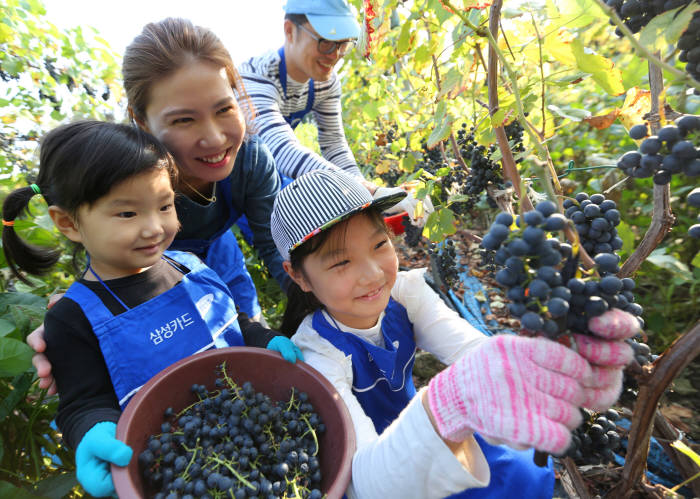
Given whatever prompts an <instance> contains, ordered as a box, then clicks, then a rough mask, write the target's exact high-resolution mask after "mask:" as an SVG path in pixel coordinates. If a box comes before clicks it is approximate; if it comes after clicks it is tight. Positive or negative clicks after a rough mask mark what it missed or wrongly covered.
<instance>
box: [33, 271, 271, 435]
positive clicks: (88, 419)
mask: <svg viewBox="0 0 700 499" xmlns="http://www.w3.org/2000/svg"><path fill="white" fill-rule="evenodd" d="M181 279H182V273H180V272H179V271H177V270H176V269H175V268H173V266H172V265H170V264H169V263H167V262H165V261H163V260H160V261H159V262H158V263H156V264H155V265H153V266H152V267H151V268H150V269H148V270H146V271H144V272H141V273H140V274H136V275H133V276H128V277H122V278H120V279H112V280H108V281H106V283H107V284H108V285H109V288H110V289H111V290H112V291H113V292H114V293H115V294H116V295H117V296H118V297H119V299H120V300H122V301H123V302H124V303H125V304H126V305H127V306H128V307H132V308H133V307H136V306H138V305H140V304H142V303H144V302H146V301H148V300H150V299H152V298H154V297H156V296H158V295H160V294H162V293H164V292H165V291H167V290H168V289H170V288H172V287H173V286H176V285H177V283H178V282H180V280H181ZM78 282H80V283H81V284H83V285H85V286H87V287H88V288H89V289H90V290H91V291H93V292H94V293H96V294H97V295H98V296H99V298H100V299H101V300H102V302H103V303H104V304H105V306H106V307H107V308H108V309H109V310H110V312H112V313H113V314H120V313H122V312H124V308H123V307H122V305H120V304H119V302H118V301H117V300H116V299H114V297H113V296H111V294H110V293H109V292H108V291H107V290H106V289H105V287H104V286H103V285H102V284H100V283H99V282H97V281H88V280H85V279H80V280H79V281H78ZM238 322H239V325H240V327H241V332H242V333H243V338H244V340H245V343H246V345H249V346H257V347H262V348H264V347H266V346H267V344H268V343H269V341H270V340H271V339H272V338H273V337H275V336H277V334H278V333H276V332H275V331H272V330H270V329H267V328H265V327H263V326H262V325H260V324H259V323H258V322H254V321H251V320H250V319H249V318H248V317H247V316H246V315H245V314H241V313H239V316H238ZM44 325H45V329H46V335H45V340H46V344H47V349H46V356H47V357H48V359H49V361H50V362H51V370H52V373H53V375H54V377H55V378H56V379H57V380H60V383H59V384H58V390H59V395H60V398H59V406H58V413H57V415H56V423H57V425H58V427H59V428H61V431H62V432H63V438H64V440H65V441H66V443H67V444H68V445H69V446H71V447H73V448H75V446H76V445H77V444H78V443H79V442H80V440H81V439H82V438H83V435H84V434H85V432H87V430H89V429H90V428H91V427H92V426H94V425H95V424H96V423H97V422H100V421H114V422H116V421H117V420H118V419H119V415H120V414H121V410H120V409H119V402H118V401H117V399H116V396H115V394H114V387H113V386H112V381H111V379H110V376H109V372H108V370H107V366H106V364H105V361H104V357H103V356H102V352H101V350H100V345H99V342H98V340H97V337H96V336H95V334H94V333H93V331H92V326H91V325H90V322H89V321H88V319H87V317H86V316H85V314H84V313H83V311H82V309H81V308H80V305H78V304H77V303H76V302H74V301H73V300H70V299H68V298H65V299H61V300H59V301H58V302H57V303H56V304H55V305H54V306H53V307H52V308H51V309H50V310H49V311H48V312H47V314H46V317H45V318H44Z"/></svg>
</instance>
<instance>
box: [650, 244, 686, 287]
mask: <svg viewBox="0 0 700 499" xmlns="http://www.w3.org/2000/svg"><path fill="white" fill-rule="evenodd" d="M665 253H666V248H656V249H655V250H654V251H652V252H651V255H649V256H648V257H647V259H646V261H647V262H649V263H651V264H653V265H656V266H657V267H661V268H662V269H666V270H668V271H669V272H672V273H673V274H675V275H677V276H678V277H681V278H683V279H684V280H685V281H689V280H690V269H689V268H688V266H687V265H686V264H685V263H683V262H681V261H680V260H679V259H678V258H676V257H675V256H673V255H667V254H665Z"/></svg>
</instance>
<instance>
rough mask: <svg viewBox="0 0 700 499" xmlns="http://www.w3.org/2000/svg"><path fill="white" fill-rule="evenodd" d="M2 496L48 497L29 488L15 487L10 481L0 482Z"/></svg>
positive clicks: (0, 495) (35, 498)
mask: <svg viewBox="0 0 700 499" xmlns="http://www.w3.org/2000/svg"><path fill="white" fill-rule="evenodd" d="M0 497H8V498H9V497H11V498H12V499H48V498H47V497H44V496H40V495H36V494H34V493H32V492H30V491H28V490H25V489H20V488H19V487H15V486H14V485H12V484H11V483H9V482H0Z"/></svg>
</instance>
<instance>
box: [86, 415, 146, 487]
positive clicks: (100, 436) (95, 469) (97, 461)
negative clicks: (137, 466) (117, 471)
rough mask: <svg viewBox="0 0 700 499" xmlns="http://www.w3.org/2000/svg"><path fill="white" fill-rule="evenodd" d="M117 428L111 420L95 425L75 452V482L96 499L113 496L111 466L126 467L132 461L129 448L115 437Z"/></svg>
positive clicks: (131, 452)
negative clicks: (76, 477) (97, 498)
mask: <svg viewBox="0 0 700 499" xmlns="http://www.w3.org/2000/svg"><path fill="white" fill-rule="evenodd" d="M116 432H117V425H116V424H115V423H113V422H111V421H103V422H102V423H97V424H96V425H95V426H93V427H92V428H90V429H89V430H88V432H87V433H86V434H85V435H84V436H83V439H82V440H81V441H80V443H79V444H78V448H77V449H76V450H75V466H76V471H77V475H78V481H79V482H80V484H81V485H82V486H83V488H84V489H85V490H86V491H87V492H88V493H89V494H90V495H93V496H95V497H109V496H112V495H114V493H115V491H114V483H113V482H112V472H111V470H110V464H111V463H114V464H116V465H117V466H126V465H127V464H129V461H130V460H131V455H132V454H133V451H132V450H131V447H129V446H128V445H126V444H125V443H124V442H122V441H121V440H117V438H116V436H115V435H116Z"/></svg>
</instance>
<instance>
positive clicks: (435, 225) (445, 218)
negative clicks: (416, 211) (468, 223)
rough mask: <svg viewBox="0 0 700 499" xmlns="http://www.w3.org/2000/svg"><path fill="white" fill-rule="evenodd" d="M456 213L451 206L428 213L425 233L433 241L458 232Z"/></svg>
mask: <svg viewBox="0 0 700 499" xmlns="http://www.w3.org/2000/svg"><path fill="white" fill-rule="evenodd" d="M456 224H457V222H456V220H455V216H454V213H452V210H450V209H449V208H440V209H437V210H435V211H434V212H432V213H431V214H430V215H428V220H427V221H426V223H425V229H423V235H424V236H425V237H427V238H428V239H430V240H431V241H433V242H439V241H442V240H443V239H444V238H445V236H449V235H450V234H454V233H455V232H457V227H456Z"/></svg>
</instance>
